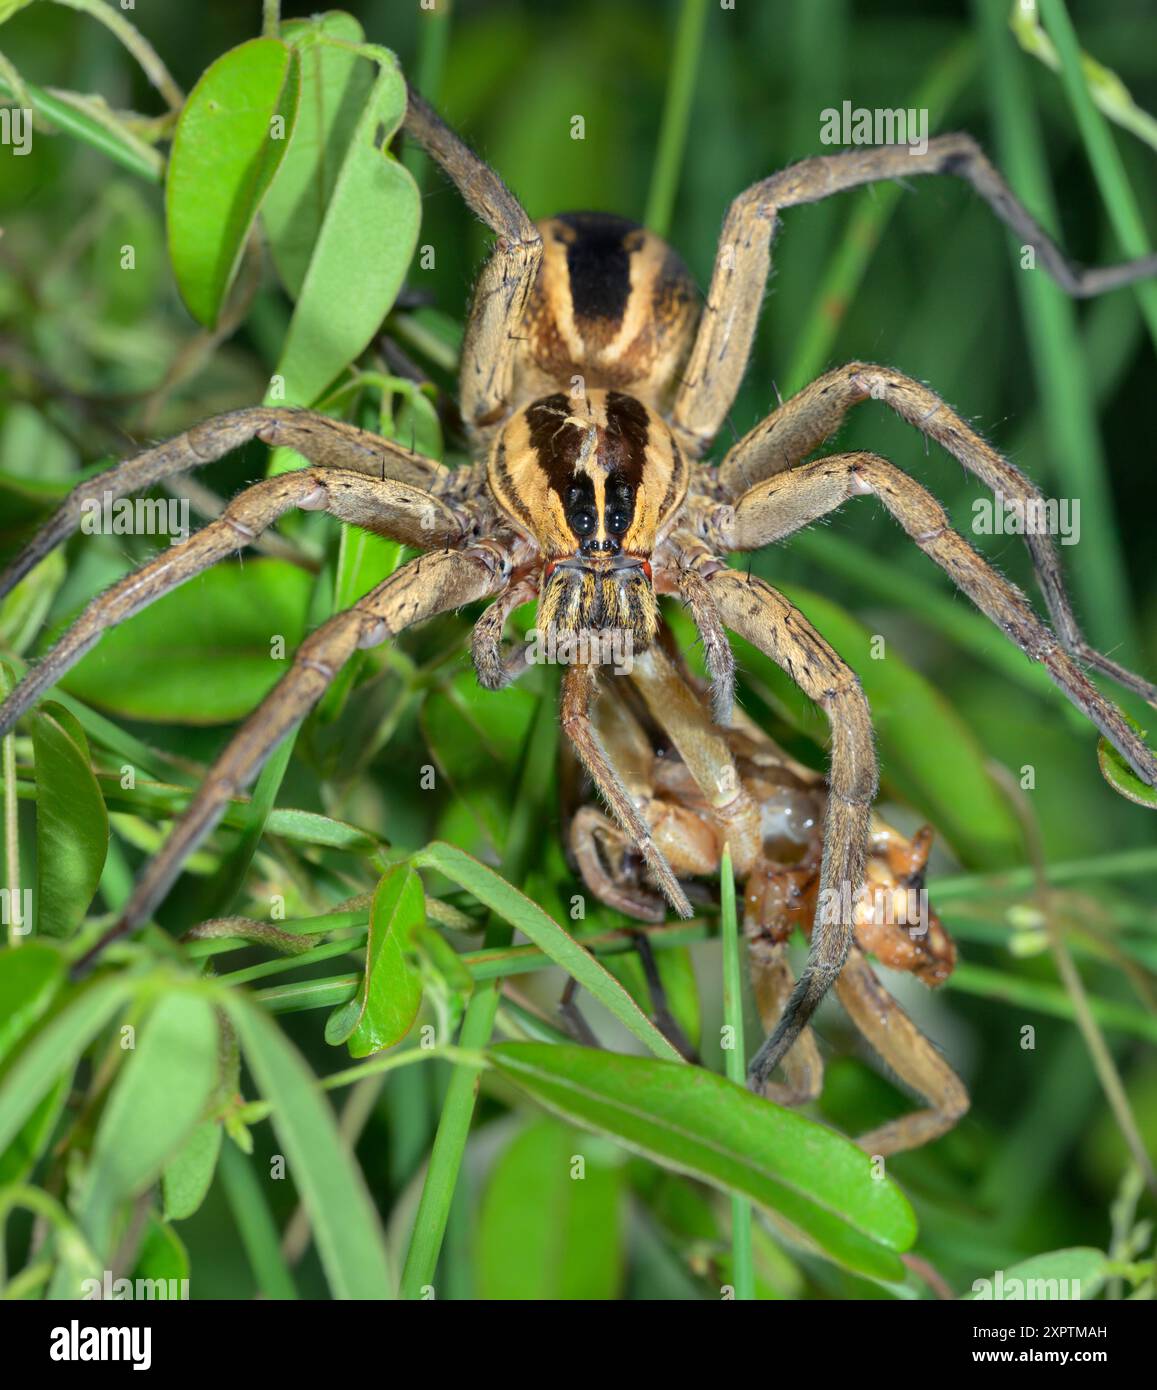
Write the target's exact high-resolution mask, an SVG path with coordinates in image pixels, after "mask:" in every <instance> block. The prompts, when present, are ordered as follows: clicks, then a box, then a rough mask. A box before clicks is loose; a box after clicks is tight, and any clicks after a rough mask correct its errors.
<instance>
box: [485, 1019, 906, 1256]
mask: <svg viewBox="0 0 1157 1390" xmlns="http://www.w3.org/2000/svg"><path fill="white" fill-rule="evenodd" d="M488 1056H489V1057H490V1059H491V1061H492V1062H493V1064H494V1066H495V1067H496V1068H497V1069H498V1070H499V1071H500V1072H502V1073H503V1074H504V1075H505V1076H507V1077H508V1078H509V1079H510V1080H511V1081H513V1082H515V1083H516V1084H517V1085H519V1086H520V1087H521V1088H522V1089H523V1090H525V1091H526V1092H527V1093H528V1094H529V1095H531V1096H533V1097H534V1099H535V1100H537V1101H539V1102H540V1103H541V1104H543V1105H545V1106H546V1107H547V1108H548V1109H550V1110H553V1111H554V1112H555V1113H556V1114H559V1115H562V1116H563V1118H565V1119H568V1120H571V1121H573V1122H574V1123H576V1124H581V1125H583V1126H584V1127H586V1128H588V1129H595V1130H598V1131H599V1132H600V1133H604V1134H609V1135H611V1136H612V1137H613V1138H615V1139H617V1140H619V1142H620V1143H622V1144H624V1145H626V1147H627V1148H629V1149H631V1150H633V1151H634V1152H637V1153H641V1154H644V1155H645V1156H647V1157H649V1158H652V1159H654V1160H655V1161H656V1162H659V1163H662V1164H663V1165H664V1166H666V1167H669V1168H673V1169H675V1170H676V1171H678V1172H683V1173H688V1174H690V1175H691V1176H693V1177H697V1178H700V1179H702V1180H703V1181H704V1182H708V1183H711V1184H713V1185H714V1186H715V1187H718V1188H721V1189H722V1190H723V1191H725V1192H734V1193H738V1194H740V1195H741V1196H745V1197H749V1198H751V1199H752V1200H753V1201H756V1202H759V1203H760V1204H761V1205H762V1206H764V1207H766V1208H768V1209H769V1210H770V1211H771V1212H774V1213H776V1214H778V1216H779V1217H780V1218H782V1220H783V1221H784V1222H786V1223H787V1225H788V1226H789V1227H791V1228H792V1229H793V1230H794V1231H795V1232H797V1233H798V1234H800V1235H802V1236H803V1237H804V1238H805V1239H806V1240H809V1241H811V1242H813V1243H814V1244H815V1245H816V1246H817V1247H818V1248H819V1249H820V1250H821V1251H823V1252H824V1253H825V1254H827V1255H828V1256H829V1257H830V1258H832V1259H834V1260H837V1261H838V1262H840V1263H841V1264H843V1265H845V1266H846V1267H847V1268H849V1269H852V1270H856V1271H858V1272H860V1273H863V1274H868V1275H871V1276H872V1277H874V1278H878V1279H885V1280H890V1281H900V1280H902V1279H903V1278H904V1267H903V1265H902V1264H901V1262H900V1260H899V1259H898V1258H897V1256H896V1254H895V1253H894V1252H895V1251H902V1250H907V1249H909V1248H910V1247H911V1245H912V1242H913V1241H914V1240H915V1237H916V1218H915V1216H914V1215H913V1212H912V1208H911V1207H910V1206H909V1205H908V1202H907V1200H906V1198H905V1197H904V1195H903V1194H902V1193H901V1192H900V1190H899V1188H897V1187H896V1186H895V1184H894V1183H892V1182H891V1180H890V1179H888V1178H876V1177H873V1170H872V1164H871V1160H870V1159H869V1158H868V1156H867V1155H866V1154H864V1153H861V1151H860V1150H859V1149H857V1148H856V1146H855V1145H854V1144H853V1143H851V1141H850V1140H847V1139H845V1138H843V1137H842V1136H841V1135H838V1134H836V1133H835V1132H834V1131H832V1130H829V1129H825V1128H824V1127H823V1126H822V1125H817V1124H815V1123H813V1122H812V1121H811V1120H807V1119H805V1118H804V1117H803V1116H802V1115H797V1114H795V1113H794V1112H792V1111H790V1110H785V1109H784V1108H783V1107H781V1106H778V1105H774V1104H772V1103H771V1102H770V1101H766V1100H763V1099H761V1098H760V1097H758V1096H755V1095H753V1094H752V1093H751V1092H750V1091H748V1090H746V1089H745V1088H744V1087H742V1086H737V1085H735V1083H734V1082H731V1081H728V1080H726V1079H725V1078H723V1077H721V1076H716V1075H715V1074H714V1073H713V1072H708V1071H705V1070H703V1069H702V1068H701V1067H687V1066H678V1067H677V1066H673V1065H671V1064H670V1063H668V1062H660V1061H657V1060H655V1059H653V1058H649V1057H627V1056H624V1055H622V1054H620V1053H614V1052H602V1051H598V1050H596V1049H594V1048H587V1047H571V1046H566V1045H561V1044H560V1045H551V1044H547V1043H500V1044H499V1045H498V1046H496V1047H494V1048H492V1049H491V1050H490V1052H489V1054H488Z"/></svg>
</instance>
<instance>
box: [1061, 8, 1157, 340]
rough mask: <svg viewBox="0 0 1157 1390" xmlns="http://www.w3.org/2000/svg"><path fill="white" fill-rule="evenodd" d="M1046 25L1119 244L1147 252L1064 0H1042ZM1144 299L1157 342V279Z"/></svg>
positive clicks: (1144, 289) (1142, 292) (1131, 252)
mask: <svg viewBox="0 0 1157 1390" xmlns="http://www.w3.org/2000/svg"><path fill="white" fill-rule="evenodd" d="M1040 4H1041V13H1042V15H1043V16H1044V22H1045V27H1046V28H1047V30H1048V32H1049V35H1050V37H1051V38H1052V40H1053V42H1054V43H1055V44H1056V46H1057V53H1058V55H1059V56H1060V60H1061V82H1062V83H1063V84H1064V88H1065V91H1066V92H1067V93H1068V98H1069V104H1070V105H1071V106H1072V108H1073V115H1074V117H1075V118H1076V122H1077V128H1078V130H1079V131H1080V132H1081V139H1082V140H1083V141H1084V145H1085V152H1086V153H1087V154H1088V156H1089V163H1090V164H1091V165H1092V168H1093V177H1094V178H1095V179H1096V181H1097V187H1098V188H1099V189H1100V192H1101V198H1102V200H1103V201H1104V204H1105V210H1106V211H1107V212H1108V214H1109V220H1110V222H1112V224H1113V230H1114V231H1115V232H1116V234H1117V240H1118V241H1119V242H1120V243H1121V249H1122V250H1123V251H1124V253H1125V255H1126V256H1129V257H1131V258H1134V257H1138V256H1147V255H1148V254H1149V252H1150V251H1151V250H1152V249H1153V248H1152V246H1151V245H1150V243H1149V237H1148V234H1147V233H1146V231H1145V223H1144V221H1143V220H1142V218H1141V212H1140V209H1139V208H1138V207H1137V200H1136V198H1135V197H1134V196H1133V190H1132V188H1130V186H1129V180H1128V178H1127V177H1126V175H1125V165H1124V163H1123V162H1122V160H1121V153H1120V151H1119V150H1118V149H1117V146H1116V144H1115V143H1114V142H1113V136H1112V132H1111V131H1110V130H1109V124H1108V122H1107V121H1106V120H1105V117H1104V116H1103V115H1102V114H1101V112H1100V111H1098V110H1097V107H1096V103H1095V102H1094V101H1093V98H1092V97H1091V96H1090V95H1089V88H1088V84H1087V83H1086V82H1085V73H1084V68H1083V65H1082V63H1081V46H1080V43H1079V42H1078V41H1077V33H1076V30H1075V29H1074V28H1073V22H1072V20H1071V19H1070V18H1069V13H1068V10H1067V9H1066V8H1065V0H1040ZM1133 288H1134V291H1135V293H1136V295H1137V298H1138V300H1139V301H1140V303H1141V312H1142V313H1143V314H1144V315H1145V322H1146V323H1147V324H1148V325H1149V333H1150V336H1151V337H1152V339H1153V342H1154V345H1157V282H1155V281H1153V280H1138V281H1137V283H1136V285H1135V286H1134V287H1133Z"/></svg>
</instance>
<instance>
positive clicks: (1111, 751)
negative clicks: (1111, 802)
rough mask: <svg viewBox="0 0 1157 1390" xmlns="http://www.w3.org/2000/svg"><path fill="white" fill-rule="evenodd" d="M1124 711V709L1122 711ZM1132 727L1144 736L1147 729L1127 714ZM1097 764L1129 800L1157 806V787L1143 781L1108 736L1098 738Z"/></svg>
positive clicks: (1111, 785)
mask: <svg viewBox="0 0 1157 1390" xmlns="http://www.w3.org/2000/svg"><path fill="white" fill-rule="evenodd" d="M1122 713H1124V711H1122ZM1125 719H1126V720H1127V721H1128V723H1129V726H1130V728H1132V729H1133V731H1134V732H1135V733H1137V734H1139V735H1140V737H1141V738H1144V737H1145V735H1146V732H1147V730H1145V729H1143V728H1142V727H1141V726H1140V724H1138V723H1137V721H1136V720H1135V719H1133V718H1132V717H1131V716H1130V715H1128V714H1126V715H1125ZM1097 765H1098V766H1099V767H1100V769H1101V776H1102V777H1103V778H1104V779H1105V781H1106V782H1108V784H1109V786H1110V787H1112V788H1113V790H1114V791H1115V792H1119V793H1120V795H1121V796H1123V797H1125V798H1126V800H1128V801H1135V802H1136V803H1137V805H1138V806H1148V807H1149V808H1150V809H1151V810H1152V809H1154V808H1157V787H1151V786H1149V784H1148V783H1147V782H1142V781H1141V779H1140V777H1138V776H1137V774H1136V773H1135V772H1134V771H1133V769H1132V768H1131V767H1130V766H1129V764H1128V763H1127V762H1126V761H1125V759H1124V758H1123V757H1122V756H1121V754H1120V753H1119V752H1118V750H1117V749H1116V748H1114V747H1113V745H1112V744H1111V743H1110V742H1109V740H1108V739H1107V738H1100V739H1098V740H1097Z"/></svg>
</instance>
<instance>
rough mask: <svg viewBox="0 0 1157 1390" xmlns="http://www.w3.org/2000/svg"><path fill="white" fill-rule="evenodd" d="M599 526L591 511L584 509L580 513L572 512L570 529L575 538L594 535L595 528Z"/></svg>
mask: <svg viewBox="0 0 1157 1390" xmlns="http://www.w3.org/2000/svg"><path fill="white" fill-rule="evenodd" d="M598 524H599V519H598V517H597V516H596V515H595V514H594V512H593V511H589V510H587V509H586V508H584V509H583V510H582V511H577V512H572V513H571V516H570V529H571V530H572V531H573V532H574V533H575V535H576V536H590V535H592V534H593V533H594V530H595V527H596V526H597V525H598Z"/></svg>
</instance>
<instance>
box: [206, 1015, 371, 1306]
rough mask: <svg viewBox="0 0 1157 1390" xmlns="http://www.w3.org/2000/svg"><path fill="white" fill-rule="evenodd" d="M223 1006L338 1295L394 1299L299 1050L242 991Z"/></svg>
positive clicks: (348, 1168) (340, 1147)
mask: <svg viewBox="0 0 1157 1390" xmlns="http://www.w3.org/2000/svg"><path fill="white" fill-rule="evenodd" d="M226 1007H227V1008H228V1010H229V1015H230V1017H231V1018H232V1020H233V1023H234V1026H235V1027H236V1029H237V1036H238V1038H239V1039H240V1041H241V1046H242V1048H243V1049H244V1051H245V1056H246V1058H247V1060H248V1062H249V1066H250V1069H251V1070H252V1072H253V1075H254V1077H255V1079H256V1081H257V1084H258V1086H259V1087H260V1090H261V1094H262V1096H263V1097H264V1098H265V1099H266V1100H267V1101H269V1103H270V1105H271V1106H272V1107H273V1124H274V1128H275V1129H276V1130H277V1135H278V1138H279V1139H280V1141H281V1143H282V1145H283V1146H284V1148H285V1154H286V1157H287V1158H288V1159H289V1170H290V1176H291V1177H292V1179H293V1181H294V1183H295V1184H296V1186H297V1190H298V1193H299V1194H300V1196H301V1200H302V1201H303V1202H304V1203H305V1207H306V1210H307V1211H308V1212H309V1217H310V1224H311V1226H312V1229H313V1232H314V1236H315V1239H316V1241H317V1249H318V1253H319V1255H320V1256H321V1262H322V1265H323V1267H324V1269H325V1273H326V1278H327V1279H328V1281H329V1286H330V1289H331V1290H332V1292H333V1294H334V1296H335V1297H336V1298H374V1299H381V1298H392V1297H393V1290H394V1286H393V1280H392V1278H391V1276H390V1270H389V1265H388V1261H387V1257H386V1244H385V1235H384V1233H383V1231H382V1228H381V1223H380V1222H379V1220H378V1214H377V1211H376V1210H375V1208H374V1204H373V1201H372V1200H371V1198H370V1194H369V1192H368V1190H367V1189H366V1184H365V1179H364V1178H363V1177H362V1174H361V1170H360V1169H359V1168H358V1167H357V1165H356V1163H355V1162H354V1161H353V1159H352V1157H351V1156H350V1154H349V1152H348V1150H347V1149H346V1147H345V1145H344V1144H343V1143H342V1140H341V1137H340V1136H339V1134H338V1132H337V1125H336V1123H335V1121H334V1116H333V1111H332V1110H331V1109H330V1107H329V1105H328V1104H327V1103H326V1101H325V1099H324V1097H323V1096H322V1095H321V1093H320V1091H319V1090H318V1088H317V1082H316V1080H315V1079H314V1076H313V1073H312V1072H311V1071H310V1069H309V1067H308V1066H307V1065H306V1063H305V1061H304V1059H303V1058H302V1056H301V1054H300V1053H299V1052H298V1051H297V1049H296V1048H295V1047H294V1046H293V1044H292V1043H290V1042H289V1040H288V1039H287V1038H286V1037H284V1035H283V1034H282V1033H281V1031H280V1030H279V1029H278V1027H277V1025H276V1024H275V1023H274V1022H273V1020H272V1019H271V1018H270V1017H269V1016H268V1014H266V1013H264V1012H263V1011H262V1010H261V1009H260V1008H258V1007H257V1005H256V1004H254V1003H252V1002H251V1001H250V1000H248V999H246V998H245V997H243V996H242V995H240V994H230V995H229V996H227V1000H226Z"/></svg>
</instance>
